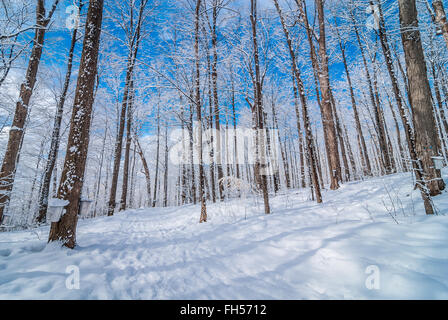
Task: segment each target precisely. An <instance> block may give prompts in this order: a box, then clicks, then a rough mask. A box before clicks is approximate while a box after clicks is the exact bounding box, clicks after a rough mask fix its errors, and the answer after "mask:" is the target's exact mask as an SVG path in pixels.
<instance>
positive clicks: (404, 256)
mask: <svg viewBox="0 0 448 320" xmlns="http://www.w3.org/2000/svg"><path fill="white" fill-rule="evenodd" d="M447 174H448V171H445V175H444V176H445V177H447ZM447 195H448V193H444V194H443V195H441V196H439V197H437V198H436V199H435V203H436V205H437V208H438V210H439V215H438V216H433V217H426V216H425V215H424V212H423V208H422V203H421V200H420V196H419V193H418V192H417V191H412V180H411V176H410V175H409V174H399V175H394V176H390V177H387V178H376V179H372V180H369V181H364V182H356V183H349V184H345V185H344V186H342V188H341V189H340V190H338V191H331V192H330V191H328V192H325V193H324V204H322V205H318V204H315V203H313V202H312V201H310V200H309V199H308V197H309V194H308V191H294V192H289V193H287V194H283V195H278V196H277V197H275V198H272V199H271V206H272V209H273V210H272V211H273V214H272V215H269V216H266V215H264V214H262V211H263V207H262V203H261V200H258V203H257V202H256V200H255V199H254V198H251V197H247V198H246V199H244V198H242V199H241V200H234V201H231V202H227V203H221V204H215V205H212V204H209V206H208V213H209V222H207V223H205V224H199V223H198V220H199V207H198V206H192V205H191V206H185V207H182V208H166V209H141V210H129V211H126V212H123V213H119V214H117V215H116V216H114V217H102V218H98V219H94V220H83V221H80V222H79V224H78V244H79V246H78V247H77V248H76V249H75V250H69V249H61V248H60V246H59V245H57V244H50V245H47V244H46V237H47V234H48V227H43V228H40V229H37V230H34V231H21V232H10V233H1V234H0V299H21V298H28V299H369V298H370V299H399V298H404V299H415V298H421V299H448V217H447V216H446V214H447V213H448V196H447ZM392 216H393V217H392ZM73 266H75V267H73ZM77 268H79V269H77ZM76 270H79V276H80V278H79V279H80V281H79V285H80V286H79V289H76V287H75V288H74V289H70V288H71V287H72V286H70V284H76V281H75V280H74V282H73V281H72V280H73V279H76V278H75V276H76ZM366 282H367V284H368V285H366ZM66 283H68V284H69V285H68V286H67V285H66ZM368 287H369V288H370V289H369V288H368ZM372 287H373V289H372ZM375 288H376V289H375Z"/></svg>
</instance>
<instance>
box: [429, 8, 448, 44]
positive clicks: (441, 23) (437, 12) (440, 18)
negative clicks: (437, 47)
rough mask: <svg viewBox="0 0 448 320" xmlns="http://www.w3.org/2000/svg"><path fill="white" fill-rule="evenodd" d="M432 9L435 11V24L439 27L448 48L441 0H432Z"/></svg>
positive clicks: (446, 24)
mask: <svg viewBox="0 0 448 320" xmlns="http://www.w3.org/2000/svg"><path fill="white" fill-rule="evenodd" d="M432 7H433V8H434V11H435V15H436V19H435V20H436V23H437V25H438V26H439V28H440V32H441V33H442V35H443V38H444V39H445V43H446V45H447V47H448V22H447V20H446V14H445V8H444V7H443V2H442V0H433V2H432Z"/></svg>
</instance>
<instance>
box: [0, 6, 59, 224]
mask: <svg viewBox="0 0 448 320" xmlns="http://www.w3.org/2000/svg"><path fill="white" fill-rule="evenodd" d="M58 3H59V0H55V2H54V3H53V6H52V8H51V10H50V12H49V14H48V17H46V16H45V1H44V0H37V5H36V31H35V34H34V39H33V49H32V51H31V56H30V59H29V61H28V67H27V70H26V76H25V81H24V82H23V83H22V85H21V86H20V93H19V100H18V101H17V104H16V109H15V113H14V119H13V122H12V125H11V129H10V131H9V138H8V144H7V146H6V152H5V156H4V158H3V163H2V167H1V170H0V223H1V222H2V221H3V214H4V211H5V209H6V206H7V205H8V203H9V199H10V197H11V191H12V188H13V186H14V180H15V174H16V167H17V163H18V158H19V154H20V150H21V147H22V141H23V136H24V127H25V123H26V120H27V118H28V115H29V103H30V99H31V96H32V94H33V89H34V85H35V83H36V76H37V71H38V69H39V64H40V59H41V56H42V49H43V47H44V40H45V33H46V31H47V27H48V24H49V23H50V20H51V17H52V15H53V13H54V11H55V10H56V6H57V5H58Z"/></svg>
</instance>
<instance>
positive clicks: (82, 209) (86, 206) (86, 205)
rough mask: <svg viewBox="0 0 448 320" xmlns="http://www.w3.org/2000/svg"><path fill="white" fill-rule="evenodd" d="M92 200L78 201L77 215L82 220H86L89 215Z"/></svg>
mask: <svg viewBox="0 0 448 320" xmlns="http://www.w3.org/2000/svg"><path fill="white" fill-rule="evenodd" d="M92 202H93V200H88V199H81V200H80V201H79V212H78V214H79V215H80V216H81V217H82V218H86V217H87V216H88V214H89V211H90V206H91V204H92Z"/></svg>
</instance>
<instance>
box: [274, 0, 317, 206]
mask: <svg viewBox="0 0 448 320" xmlns="http://www.w3.org/2000/svg"><path fill="white" fill-rule="evenodd" d="M274 4H275V7H276V9H277V12H278V14H279V17H280V21H281V24H282V27H283V32H284V34H285V37H286V42H287V44H288V49H289V55H290V57H291V66H292V70H293V73H294V78H295V81H296V84H297V89H298V93H299V97H300V102H301V104H302V116H303V124H304V127H305V140H306V151H307V162H308V164H309V167H310V169H311V170H310V172H311V173H310V174H311V184H310V185H311V186H312V188H313V191H314V193H315V195H316V201H317V202H318V203H321V202H322V195H321V191H320V185H319V178H318V173H317V163H316V161H317V159H316V153H315V148H314V138H313V132H312V130H311V123H310V118H309V114H308V103H307V99H306V96H305V87H304V84H303V81H302V78H301V76H300V72H299V69H298V67H297V60H296V54H295V52H294V48H293V45H292V40H291V37H290V34H289V31H288V28H287V26H286V22H285V20H284V18H283V14H282V10H281V8H280V6H279V4H278V0H274ZM296 117H297V126H298V130H299V131H301V130H300V119H299V117H300V116H299V114H298V109H297V110H296ZM299 134H300V132H299Z"/></svg>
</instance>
